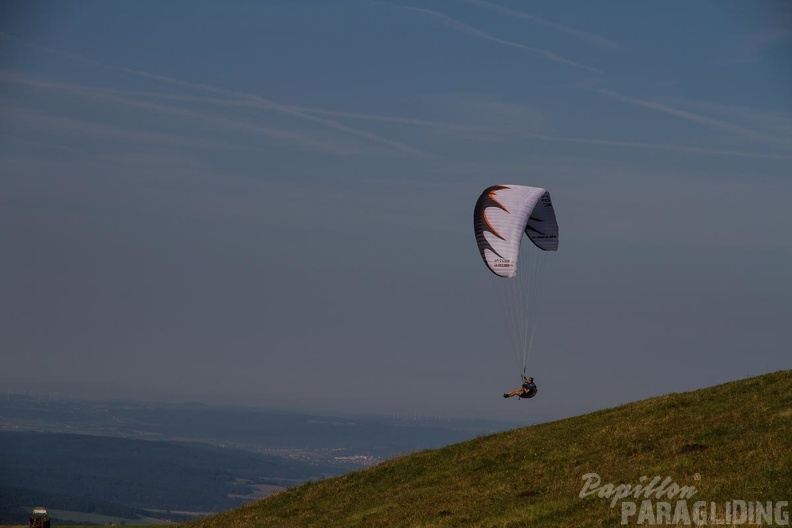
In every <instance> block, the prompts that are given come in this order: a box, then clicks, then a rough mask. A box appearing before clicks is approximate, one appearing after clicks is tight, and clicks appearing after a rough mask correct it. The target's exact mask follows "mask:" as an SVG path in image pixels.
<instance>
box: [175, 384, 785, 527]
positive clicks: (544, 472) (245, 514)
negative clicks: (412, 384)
mask: <svg viewBox="0 0 792 528" xmlns="http://www.w3.org/2000/svg"><path fill="white" fill-rule="evenodd" d="M790 431H792V370H786V371H781V372H776V373H773V374H767V375H764V376H759V377H756V378H751V379H747V380H741V381H736V382H732V383H726V384H723V385H718V386H716V387H711V388H706V389H701V390H696V391H692V392H687V393H683V394H668V395H665V396H661V397H657V398H651V399H648V400H644V401H639V402H635V403H630V404H627V405H622V406H620V407H616V408H613V409H605V410H601V411H598V412H594V413H591V414H586V415H583V416H576V417H573V418H568V419H564V420H558V421H555V422H552V423H545V424H539V425H534V426H530V427H524V428H519V429H514V430H511V431H507V432H501V433H498V434H494V435H490V436H486V437H479V438H475V439H472V440H468V441H465V442H461V443H457V444H454V445H451V446H447V447H443V448H441V449H437V450H429V451H423V452H420V453H414V454H411V455H408V456H404V457H398V458H394V459H391V460H388V461H386V462H383V463H381V464H379V465H377V466H374V467H372V468H368V469H365V470H362V471H356V472H352V473H347V474H345V475H342V476H339V477H335V478H332V479H326V480H323V481H321V482H312V483H308V484H305V485H302V486H299V487H295V488H290V489H288V490H286V491H284V492H282V493H279V494H277V495H275V496H272V497H268V498H266V499H263V500H261V501H257V502H252V503H249V504H247V505H245V506H243V507H241V508H238V509H234V510H230V511H227V512H223V513H220V514H217V515H212V516H209V517H206V518H203V519H201V520H197V521H193V522H192V523H189V524H188V525H187V527H189V528H270V527H276V526H277V527H278V528H308V527H316V528H334V527H337V528H354V527H361V528H362V527H393V526H415V527H418V526H421V527H429V526H431V527H433V528H442V527H448V528H456V527H468V526H470V527H508V528H518V527H531V528H543V527H547V528H558V527H593V526H622V525H628V526H653V525H661V526H691V525H706V526H712V525H729V526H731V525H733V524H737V525H750V526H755V525H757V524H761V525H765V526H770V525H772V526H788V525H789V522H790V520H789V518H790V513H792V512H791V511H790V502H791V501H792V495H791V493H792V434H790ZM592 475H596V477H594V476H592ZM642 478H643V480H641V479H642ZM652 481H654V482H655V484H653V485H652V484H651V482H652ZM662 482H666V484H665V485H663V484H662ZM639 484H641V485H643V486H644V490H642V491H641V492H639V494H640V496H639V497H638V498H637V499H636V498H635V497H633V496H630V495H629V492H627V493H624V496H621V497H616V498H614V497H615V494H616V490H617V489H619V488H618V486H620V485H621V486H633V488H632V489H635V488H634V487H635V486H637V485H639ZM650 485H651V486H653V488H651V489H653V490H655V491H654V492H651V493H648V492H646V490H648V489H650V488H649V487H650ZM683 488H684V489H685V490H686V491H685V493H684V494H683V493H681V491H680V490H682V489H683ZM624 490H625V488H624V487H623V488H621V489H620V490H619V491H620V493H621V492H624ZM692 493H694V494H692ZM691 497H692V498H691ZM696 503H700V504H698V505H697V504H696ZM701 504H703V505H704V507H703V508H702V507H701ZM697 521H698V522H697ZM732 521H735V522H734V523H733V522H732ZM757 521H760V522H757Z"/></svg>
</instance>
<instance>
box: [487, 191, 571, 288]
mask: <svg viewBox="0 0 792 528" xmlns="http://www.w3.org/2000/svg"><path fill="white" fill-rule="evenodd" d="M473 228H474V230H475V232H476V243H477V244H478V248H479V252H480V253H481V258H482V259H484V263H485V264H486V265H487V267H488V268H489V269H490V271H492V272H493V273H494V274H495V275H499V276H501V277H506V278H513V277H514V276H515V275H516V274H517V261H518V259H519V255H520V245H521V244H522V241H523V233H524V234H525V235H527V237H528V239H529V240H530V241H531V242H533V244H534V245H535V246H536V247H538V248H539V249H541V250H543V251H557V250H558V222H557V221H556V216H555V210H554V209H553V202H552V200H550V193H549V192H547V191H546V190H545V189H542V188H541V187H528V186H525V185H493V186H492V187H488V188H487V189H485V190H484V192H483V193H481V196H479V199H478V201H477V202H476V208H475V210H474V211H473Z"/></svg>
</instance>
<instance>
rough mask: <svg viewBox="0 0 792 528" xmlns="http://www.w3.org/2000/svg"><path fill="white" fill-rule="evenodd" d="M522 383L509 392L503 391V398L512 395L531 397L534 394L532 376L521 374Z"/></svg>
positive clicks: (534, 387)
mask: <svg viewBox="0 0 792 528" xmlns="http://www.w3.org/2000/svg"><path fill="white" fill-rule="evenodd" d="M522 378H523V384H522V386H521V387H519V388H517V389H514V390H513V391H511V392H505V393H504V394H503V397H504V398H511V397H512V396H519V397H520V398H533V397H534V396H536V385H535V384H534V380H533V378H527V377H525V375H523V377H522Z"/></svg>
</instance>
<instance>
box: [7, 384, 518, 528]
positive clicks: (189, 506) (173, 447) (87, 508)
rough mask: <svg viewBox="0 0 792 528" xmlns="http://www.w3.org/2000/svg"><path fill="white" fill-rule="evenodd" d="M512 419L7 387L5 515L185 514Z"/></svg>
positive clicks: (124, 517) (71, 518) (174, 518)
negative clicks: (340, 412)
mask: <svg viewBox="0 0 792 528" xmlns="http://www.w3.org/2000/svg"><path fill="white" fill-rule="evenodd" d="M510 427H512V426H511V425H510V424H504V423H498V422H487V421H469V420H450V419H438V418H430V417H421V418H419V417H417V416H415V417H392V416H391V417H353V416H332V415H321V414H308V413H300V412H275V411H263V410H256V409H245V408H238V407H217V406H207V405H201V404H181V405H174V404H156V403H139V402H95V401H82V400H69V399H64V398H59V397H54V396H34V395H23V394H12V393H6V394H4V395H3V397H2V399H1V400H0V466H2V468H3V471H2V472H0V523H5V524H12V523H22V524H26V523H27V519H28V517H29V515H30V511H31V508H32V507H33V506H39V505H41V506H45V507H47V508H48V509H49V511H50V515H51V517H52V518H53V522H54V523H55V524H57V525H69V524H73V525H107V524H110V523H114V524H159V523H163V522H169V521H170V522H178V521H185V520H189V519H193V518H196V517H201V516H205V515H207V514H209V513H212V512H220V511H224V510H228V509H230V508H234V507H237V506H240V505H242V504H245V503H247V502H250V501H253V500H256V499H260V498H262V497H266V496H268V495H269V494H271V493H274V492H276V491H279V490H282V489H285V488H288V487H291V486H295V485H298V484H301V483H304V482H307V481H318V480H322V479H324V478H327V477H330V476H336V475H341V474H343V473H346V472H349V471H351V470H355V469H360V468H363V467H368V466H371V465H373V464H376V463H379V462H381V461H383V460H386V459H388V458H391V457H393V456H397V455H403V454H407V453H411V452H414V451H417V450H422V449H429V448H436V447H441V446H444V445H448V444H452V443H456V442H459V441H462V440H466V439H470V438H474V437H476V436H479V435H482V434H487V433H490V432H493V431H497V430H504V429H507V428H510Z"/></svg>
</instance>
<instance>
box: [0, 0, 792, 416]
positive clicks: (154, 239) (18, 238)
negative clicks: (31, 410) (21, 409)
mask: <svg viewBox="0 0 792 528" xmlns="http://www.w3.org/2000/svg"><path fill="white" fill-rule="evenodd" d="M1 9H2V13H0V109H1V111H2V113H1V114H0V115H2V117H1V118H0V174H1V175H2V176H0V200H1V202H0V204H1V206H0V243H2V247H3V248H4V250H3V258H2V260H0V273H1V275H0V276H2V281H3V282H2V291H3V295H2V300H0V316H2V319H3V321H4V325H3V326H4V331H3V332H2V336H1V337H0V346H1V347H2V350H3V369H2V371H1V372H0V384H2V385H3V386H4V387H6V388H8V389H10V390H33V391H36V390H40V391H50V390H51V391H55V392H59V393H61V394H75V395H89V396H94V397H131V398H150V399H163V400H177V401H185V400H197V401H205V402H217V403H227V402H231V403H243V404H249V405H258V406H264V407H275V408H316V409H322V410H331V411H338V412H421V413H431V414H439V415H457V416H468V415H469V416H481V417H498V418H503V419H510V420H517V421H529V422H530V421H540V420H547V419H552V418H557V417H562V416H569V415H572V414H578V413H582V412H587V411H589V410H593V409H598V408H603V407H607V406H611V405H615V404H619V403H623V402H628V401H633V400H636V399H640V398H644V397H648V396H652V395H658V394H664V393H667V392H672V391H681V390H689V389H694V388H699V387H705V386H709V385H712V384H715V383H719V382H723V381H728V380H733V379H739V378H743V377H747V376H750V375H755V374H760V373H763V372H768V371H773V370H778V369H783V368H790V366H792V361H790V358H792V353H791V351H792V339H790V333H789V327H790V325H791V324H792V281H790V276H789V270H790V269H792V236H790V228H792V212H791V211H792V209H790V203H792V181H791V179H790V175H792V97H790V93H792V91H790V81H792V77H791V75H790V69H789V65H790V59H791V58H792V54H791V53H790V52H792V10H790V7H789V5H788V4H786V3H782V2H751V3H747V2H736V1H735V2H732V1H725V2H697V3H694V4H691V3H690V2H664V3H662V5H661V4H645V3H623V2H622V3H594V2H571V1H570V2H536V3H523V2H514V1H512V2H508V1H506V0H499V1H497V2H489V1H484V0H446V1H427V2H420V3H419V2H415V3H407V2H381V1H369V0H341V1H338V2H319V1H314V2H310V1H298V0H295V1H288V2H287V1H282V2H280V1H278V2H276V1H270V2H223V3H217V2H194V1H190V2H186V1H175V2H165V3H162V2H153V1H144V2H100V1H84V2H69V3H64V2H5V3H4V4H3V6H2V8H1ZM496 183H518V184H524V185H533V186H540V187H545V188H547V189H548V190H549V191H550V193H551V195H552V196H553V200H554V203H555V207H556V210H557V214H558V221H559V225H560V230H561V237H560V247H559V251H558V253H557V254H555V255H552V259H551V260H552V262H551V266H550V270H549V272H548V273H547V274H546V277H545V280H546V286H545V293H546V301H545V309H544V310H543V312H542V314H541V317H540V321H539V326H538V333H537V337H536V342H535V345H534V351H533V352H532V358H531V364H530V369H531V371H532V372H533V374H534V376H535V377H536V379H537V382H538V384H539V386H540V390H541V397H537V398H535V399H534V400H532V401H531V402H530V403H526V402H522V403H521V404H517V403H516V402H515V401H503V400H502V398H500V394H501V393H502V392H504V391H505V390H507V389H510V388H512V387H513V386H514V385H516V383H517V381H518V380H517V379H516V376H515V373H514V369H513V360H512V356H511V352H510V351H509V348H508V347H509V339H508V337H507V336H506V335H505V325H503V324H502V321H501V320H500V319H499V309H498V307H497V306H494V303H495V300H496V299H495V297H494V295H493V291H492V285H491V282H490V280H489V277H488V272H487V270H486V268H485V267H484V265H483V264H482V262H481V261H480V258H479V256H478V251H477V249H476V245H475V242H474V238H473V230H472V210H473V205H474V204H475V201H476V199H477V197H478V195H479V193H480V192H481V191H482V190H483V189H484V188H485V187H488V186H490V185H493V184H496ZM34 373H36V374H35V375H34ZM34 376H35V377H37V378H38V379H41V380H44V381H43V382H37V383H35V384H33V385H31V380H32V379H33V377H34Z"/></svg>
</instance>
